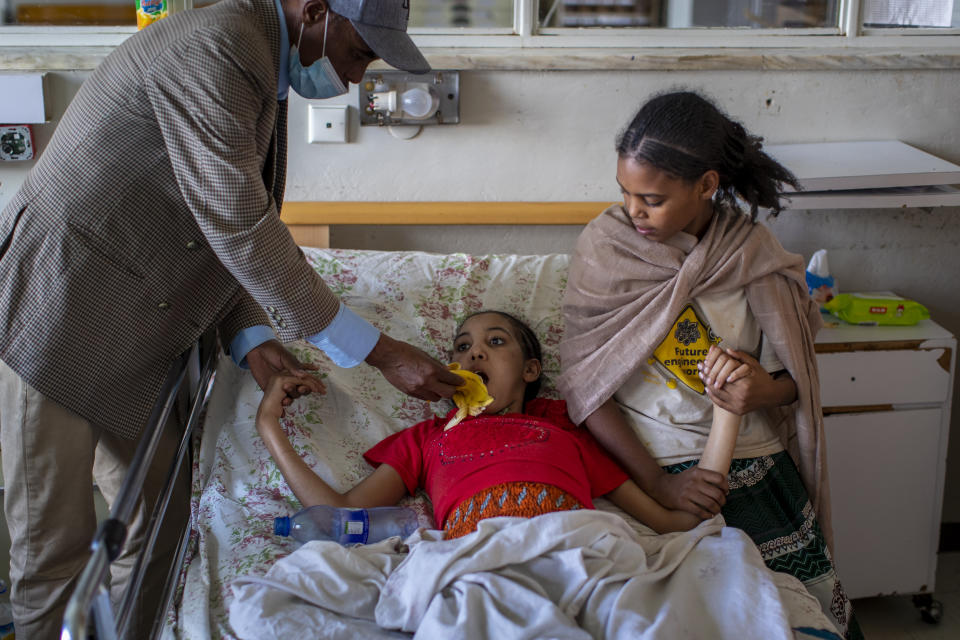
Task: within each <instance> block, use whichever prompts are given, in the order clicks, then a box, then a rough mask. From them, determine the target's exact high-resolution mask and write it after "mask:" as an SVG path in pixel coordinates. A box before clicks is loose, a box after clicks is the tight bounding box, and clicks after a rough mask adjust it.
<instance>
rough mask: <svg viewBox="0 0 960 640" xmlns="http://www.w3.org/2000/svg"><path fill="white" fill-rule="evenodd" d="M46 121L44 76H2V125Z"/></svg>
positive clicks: (0, 82) (32, 74)
mask: <svg viewBox="0 0 960 640" xmlns="http://www.w3.org/2000/svg"><path fill="white" fill-rule="evenodd" d="M46 121H47V110H46V107H45V105H44V101H43V74H42V73H29V74H0V124H36V123H40V122H46Z"/></svg>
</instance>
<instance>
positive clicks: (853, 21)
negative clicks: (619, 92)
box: [0, 0, 960, 68]
mask: <svg viewBox="0 0 960 640" xmlns="http://www.w3.org/2000/svg"><path fill="white" fill-rule="evenodd" d="M864 1H865V0H840V5H839V20H838V23H839V24H838V26H837V27H823V28H809V29H799V28H791V29H750V28H739V27H716V28H651V27H638V28H612V29H576V28H548V29H542V30H540V29H538V28H537V10H538V9H537V0H514V20H513V27H512V28H509V27H505V28H467V29H464V28H419V29H410V34H411V36H413V39H414V41H415V42H416V43H417V45H418V46H420V47H422V48H423V49H425V50H426V53H427V54H428V55H429V54H430V53H431V52H434V51H440V52H444V53H446V52H457V51H460V52H461V54H462V55H469V52H468V51H464V50H480V52H481V54H482V55H484V56H489V55H496V54H498V53H500V54H502V55H503V56H509V55H511V54H513V53H515V52H517V51H518V50H531V49H532V50H544V51H546V50H556V51H555V52H556V53H557V54H558V55H563V53H564V52H563V51H561V50H566V53H567V54H569V55H571V56H576V55H578V54H583V55H584V60H585V63H584V64H585V65H586V66H587V67H589V64H590V63H589V62H588V60H589V59H591V58H602V57H603V55H604V52H605V51H609V50H623V51H627V50H632V51H638V52H639V53H640V54H641V55H647V54H651V55H660V56H665V55H666V54H667V53H668V52H669V51H670V50H678V49H690V50H703V49H708V50H710V51H711V52H712V53H709V54H707V56H708V57H709V56H712V55H725V56H729V55H731V52H737V51H740V52H744V53H743V55H753V56H756V55H757V53H758V52H761V51H763V50H765V49H772V50H783V49H801V50H804V53H806V54H808V55H811V56H812V55H816V53H817V51H821V52H822V51H824V50H825V48H826V49H827V50H830V49H832V48H842V49H844V50H850V49H851V48H852V49H854V50H856V51H862V52H867V51H873V52H874V53H882V54H884V55H887V56H889V55H890V54H891V53H894V52H895V51H896V50H900V49H911V50H912V51H911V54H914V55H915V54H917V50H918V49H919V48H926V49H927V50H928V51H929V52H930V53H931V54H932V55H934V56H938V55H943V54H946V55H947V56H948V57H949V58H950V59H955V58H957V57H960V28H898V27H891V28H869V29H865V28H863V26H862V24H861V20H860V16H861V3H862V2H864ZM135 32H136V29H135V27H134V26H132V25H131V26H129V27H127V26H114V27H110V26H76V27H68V26H20V25H11V26H0V33H2V35H3V38H2V39H3V43H2V44H0V51H2V50H4V49H7V48H19V49H24V48H30V49H32V50H37V49H44V48H49V49H57V50H61V51H62V50H63V48H65V47H67V48H69V47H96V48H100V47H105V48H112V47H115V46H118V45H119V44H121V43H122V42H123V41H124V40H126V39H127V38H128V37H130V36H131V35H132V34H133V33H135ZM718 50H723V51H718ZM33 53H34V54H39V55H43V54H42V51H33ZM527 53H529V51H527ZM450 55H456V53H451V54H450ZM701 55H702V53H701ZM944 64H947V63H944ZM893 66H896V65H893ZM947 66H949V65H947ZM468 67H469V65H468ZM0 68H10V67H9V65H7V64H4V63H3V61H2V60H0ZM502 68H509V63H508V62H506V61H505V62H504V65H503V66H502ZM521 68H527V65H521ZM940 68H942V65H941V67H940Z"/></svg>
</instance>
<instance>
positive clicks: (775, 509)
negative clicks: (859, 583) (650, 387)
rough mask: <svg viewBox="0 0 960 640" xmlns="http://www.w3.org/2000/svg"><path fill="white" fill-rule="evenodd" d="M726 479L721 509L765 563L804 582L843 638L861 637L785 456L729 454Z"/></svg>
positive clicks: (678, 467) (676, 468)
mask: <svg viewBox="0 0 960 640" xmlns="http://www.w3.org/2000/svg"><path fill="white" fill-rule="evenodd" d="M696 463H697V461H696V460H691V461H688V462H681V463H679V464H672V465H669V466H666V467H664V469H665V470H666V471H667V472H668V473H680V472H681V471H684V470H685V469H689V468H690V467H692V466H693V465H695V464H696ZM727 480H728V481H729V483H730V493H729V495H727V503H726V505H724V507H723V510H722V511H721V513H722V514H723V518H724V520H726V522H727V525H728V526H731V527H736V528H738V529H743V530H744V531H745V532H746V533H747V535H749V536H750V537H751V538H752V539H753V541H754V542H755V543H756V545H757V547H758V548H759V549H760V554H761V555H762V556H763V560H764V562H765V563H766V564H767V566H768V567H770V568H771V569H773V570H774V571H783V572H785V573H789V574H791V575H793V576H795V577H796V578H798V579H799V580H800V581H801V582H803V584H804V586H806V587H807V590H808V591H809V592H810V593H811V594H812V595H813V596H814V597H816V598H817V600H819V601H820V606H821V607H822V608H823V612H824V613H825V614H826V615H827V617H828V618H829V619H830V620H832V621H833V622H834V624H836V625H837V628H838V629H839V630H840V632H841V634H843V636H844V637H845V638H849V639H850V640H858V639H860V638H863V633H862V632H861V631H860V625H858V624H857V622H856V619H855V618H854V617H853V608H852V607H851V605H850V599H849V598H847V595H846V594H845V593H844V591H843V587H842V586H841V585H840V581H839V580H838V579H837V573H836V570H835V569H834V568H833V561H832V560H831V558H830V551H829V550H828V549H827V545H826V542H825V541H824V538H823V533H822V532H821V531H820V525H818V524H817V520H816V516H815V514H814V512H813V506H812V505H811V503H810V499H809V497H808V496H807V490H806V488H804V486H803V481H802V480H801V479H800V472H799V471H798V470H797V466H796V465H795V464H794V462H793V460H792V459H791V458H790V456H789V455H788V454H787V453H786V452H785V451H781V452H780V453H775V454H773V455H770V456H761V457H759V458H741V459H737V460H734V461H733V463H732V464H731V465H730V473H729V475H728V476H727Z"/></svg>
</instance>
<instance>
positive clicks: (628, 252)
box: [559, 205, 833, 547]
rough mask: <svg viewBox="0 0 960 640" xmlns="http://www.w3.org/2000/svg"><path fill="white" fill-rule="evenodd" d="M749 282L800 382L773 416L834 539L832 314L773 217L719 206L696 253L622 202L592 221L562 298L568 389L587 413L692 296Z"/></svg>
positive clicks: (759, 315)
mask: <svg viewBox="0 0 960 640" xmlns="http://www.w3.org/2000/svg"><path fill="white" fill-rule="evenodd" d="M739 288H744V289H745V292H746V297H747V303H748V304H749V305H750V309H751V311H752V312H753V314H754V316H755V317H756V319H757V322H758V324H759V325H760V329H761V330H762V331H763V333H764V334H765V335H766V336H767V339H768V340H769V341H770V343H772V344H773V346H774V349H775V350H776V353H777V356H778V357H779V358H780V361H781V362H783V364H784V366H786V368H787V370H788V371H789V372H790V375H791V376H792V377H793V380H794V381H795V382H796V384H797V400H796V402H794V403H793V404H792V405H789V406H786V407H777V408H775V409H771V410H769V415H770V424H771V425H772V426H773V427H774V429H775V430H776V431H777V433H778V434H779V435H780V438H781V440H782V441H783V444H784V448H785V449H786V450H787V452H788V453H789V454H790V456H791V457H792V458H793V460H794V461H795V462H796V464H797V467H798V468H799V470H800V475H801V477H802V478H803V482H804V485H805V486H806V489H807V492H808V494H809V495H810V499H811V501H812V503H813V506H814V508H815V509H816V511H817V518H818V520H819V524H820V527H821V529H822V531H823V533H824V536H825V537H826V540H827V544H828V545H829V546H831V547H832V538H833V536H832V529H831V525H830V494H829V488H828V487H829V485H828V482H827V463H826V444H825V439H824V435H823V414H822V412H821V407H820V388H819V382H818V376H817V364H816V359H815V355H814V350H813V340H814V336H815V334H816V332H817V331H818V330H819V329H820V327H821V326H822V320H821V317H820V312H819V309H818V307H817V305H816V304H814V303H813V301H812V300H811V299H810V296H809V294H808V291H807V286H806V282H805V276H804V266H803V258H802V257H801V256H799V255H796V254H792V253H788V252H787V251H786V250H784V249H783V247H782V246H781V245H780V243H779V242H778V241H777V239H776V238H775V237H774V236H773V234H772V233H771V232H770V231H769V230H768V229H767V228H766V227H765V226H764V225H762V224H756V223H754V222H752V221H751V220H750V218H749V217H747V216H746V215H743V214H742V213H741V212H739V211H736V210H732V209H729V208H721V209H718V211H717V214H716V215H715V216H714V217H713V219H712V220H711V222H710V223H709V225H708V228H707V230H706V232H705V233H704V235H703V238H701V239H700V241H699V242H698V243H697V245H696V246H695V247H694V248H693V250H692V251H690V253H689V254H686V255H685V254H684V252H683V251H681V250H680V249H678V248H675V247H672V246H669V245H667V244H662V243H656V242H652V241H650V240H648V239H646V238H645V237H643V236H642V235H640V234H639V233H637V232H636V230H635V229H634V227H633V224H632V223H631V222H630V220H629V218H628V216H627V215H626V212H625V211H624V210H623V207H621V206H620V205H614V206H612V207H610V208H608V209H607V210H606V211H604V212H603V213H602V214H601V215H600V216H599V217H597V218H595V219H594V220H593V221H592V222H590V224H588V225H587V227H586V228H585V229H584V231H583V233H582V234H580V238H579V239H578V241H577V247H576V251H575V254H574V258H573V261H572V263H571V265H570V274H569V281H568V283H567V289H566V293H565V296H564V301H563V310H564V317H565V321H566V328H565V331H564V333H565V336H564V340H563V342H562V343H561V344H560V358H561V364H562V374H561V376H560V381H559V388H560V391H561V393H562V394H563V397H564V399H566V401H567V407H568V409H569V412H570V417H571V419H572V420H573V421H574V422H575V423H578V424H579V423H581V422H583V421H584V420H585V419H586V418H587V416H589V415H590V414H591V413H593V412H594V411H595V410H596V409H597V408H599V407H600V405H602V404H603V403H604V402H606V401H607V400H608V399H609V398H611V397H612V396H613V394H614V393H615V392H616V391H617V389H619V388H620V386H621V385H623V383H624V382H625V381H626V380H627V378H628V377H629V376H630V374H631V373H632V372H633V371H634V369H636V367H637V366H638V365H640V363H642V362H644V361H646V360H647V358H649V357H650V355H651V354H652V353H653V350H654V349H655V348H656V347H657V345H658V344H660V342H661V341H662V340H663V337H664V336H665V335H666V333H667V332H668V331H669V330H670V327H671V326H672V325H673V322H674V321H675V320H676V318H677V316H678V315H679V314H680V312H681V311H682V310H683V307H684V305H686V304H687V303H689V302H690V301H691V300H693V299H694V298H696V297H697V296H699V295H701V294H704V293H707V292H710V293H717V292H722V291H730V290H736V289H739ZM719 333H721V335H722V332H719Z"/></svg>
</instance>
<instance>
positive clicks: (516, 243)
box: [0, 70, 960, 522]
mask: <svg viewBox="0 0 960 640" xmlns="http://www.w3.org/2000/svg"><path fill="white" fill-rule="evenodd" d="M82 78H83V74H70V73H57V74H53V76H52V78H51V83H50V90H51V104H50V107H51V111H52V112H53V113H55V114H59V113H61V112H62V109H63V107H64V105H65V104H66V101H67V100H68V98H69V96H70V95H72V93H73V92H74V91H75V90H76V87H77V85H78V82H80V81H81V80H82ZM681 86H682V87H693V88H696V89H699V90H702V91H705V92H707V93H708V94H710V95H712V96H714V97H715V98H716V99H717V100H718V102H719V103H720V104H721V105H722V106H723V107H724V108H725V109H727V110H728V111H729V112H730V113H731V114H733V115H735V116H736V117H738V118H740V119H741V120H742V121H743V122H744V124H745V125H746V127H747V128H748V129H749V130H751V131H753V132H754V133H757V134H760V135H762V136H764V137H765V138H766V140H767V141H768V142H770V143H786V142H808V141H824V140H867V139H881V138H896V139H899V140H903V141H905V142H908V143H910V144H913V145H916V146H918V147H919V148H921V149H923V150H925V151H929V152H931V153H934V154H936V155H939V156H941V157H943V158H946V159H947V160H950V161H953V162H955V163H960V119H958V116H957V114H958V111H957V105H960V70H956V71H954V70H950V71H918V70H910V71H862V70H860V71H856V72H843V71H795V72H790V71H704V72H679V71H672V72H667V71H659V72H658V71H553V72H532V71H513V72H508V71H469V72H463V73H462V74H461V87H462V103H461V122H462V123H461V124H459V125H451V126H440V127H432V128H427V129H425V130H424V131H423V133H421V134H420V136H418V137H417V138H414V139H413V140H407V141H404V140H398V139H395V138H393V137H391V136H390V135H389V133H388V132H387V131H386V130H384V129H378V128H372V127H363V128H358V127H356V124H355V122H354V125H353V131H352V140H353V142H351V143H350V144H346V145H309V144H307V143H306V141H305V139H306V111H307V107H306V103H305V101H303V100H300V99H299V98H297V97H293V98H292V100H291V109H290V145H289V146H290V151H289V173H288V185H287V198H288V199H289V200H371V201H377V200H387V201H391V200H399V201H406V200H454V201H460V200H491V201H495V200H507V201H511V200H521V201H543V200H561V201H565V200H588V201H602V200H610V201H615V200H617V199H618V197H619V196H618V189H617V185H616V182H615V181H614V165H615V155H614V152H613V144H614V138H615V136H616V134H617V132H618V131H619V130H620V128H621V127H622V126H624V125H625V124H626V121H627V120H628V119H629V117H630V116H631V115H632V114H633V112H634V110H635V109H636V107H637V106H638V105H639V104H640V103H641V102H642V101H643V100H644V98H645V97H646V96H648V95H650V94H651V93H653V92H657V91H661V90H665V89H670V88H674V87H681ZM354 91H355V89H354ZM337 101H341V102H344V103H349V104H351V105H355V104H356V96H355V93H352V94H351V95H350V96H348V97H346V98H344V99H338V100H337ZM353 115H354V121H355V119H356V118H355V116H356V114H355V113H354V114H353ZM50 129H52V125H45V126H42V127H39V128H38V134H39V143H40V148H41V149H42V148H43V142H44V140H45V138H47V137H48V136H49V132H50ZM105 151H106V152H109V150H105ZM25 169H26V167H14V166H11V165H9V164H7V165H0V203H2V202H4V201H5V200H6V199H8V198H9V197H10V195H11V193H12V190H13V189H14V188H15V187H16V185H17V184H19V182H20V181H21V180H22V177H23V175H24V171H25ZM771 226H772V228H773V229H774V231H775V232H776V234H777V235H778V237H779V238H780V239H781V241H782V242H783V244H784V245H785V246H786V247H787V248H788V249H791V250H794V251H797V252H800V253H802V254H803V255H804V256H805V257H807V258H809V256H810V254H811V253H812V252H813V251H814V250H816V249H819V248H826V249H828V251H829V257H830V264H831V267H832V269H833V271H834V274H835V275H836V276H837V277H838V278H839V281H840V285H841V288H843V289H846V290H857V289H859V290H876V289H892V290H894V291H897V292H899V293H901V294H903V295H907V296H910V297H912V298H915V299H917V300H919V301H920V302H922V303H923V304H925V305H927V306H928V307H929V308H930V310H931V313H932V314H933V317H934V319H935V320H937V321H938V322H939V323H940V324H942V325H944V326H945V327H947V328H948V329H949V330H950V331H952V332H953V333H954V334H957V335H960V286H958V284H957V283H956V278H957V276H958V274H960V208H942V209H931V210H920V209H909V210H871V211H818V212H787V213H784V214H783V215H782V216H781V217H780V218H779V219H777V220H776V221H775V222H773V223H772V225H771ZM577 232H578V230H577V229H576V228H572V227H557V228H550V229H544V228H542V227H538V228H519V229H517V228H504V227H495V228H490V229H485V230H480V229H478V228H476V227H462V228H456V227H453V228H437V227H425V228H424V227H419V228H416V227H402V228H390V229H387V228H360V227H355V228H340V229H335V230H334V231H333V233H332V243H333V244H334V245H335V246H345V247H356V248H385V249H398V248H416V249H424V250H430V251H473V252H491V251H495V252H518V253H543V252H554V251H557V252H566V251H569V250H570V249H571V247H572V245H573V242H574V240H575V238H576V234H577ZM958 397H960V395H958V394H957V393H956V390H955V393H954V398H955V399H957V398H958ZM952 436H953V437H952V438H951V447H950V451H951V453H952V454H953V455H951V456H950V458H951V460H953V461H956V460H958V459H960V407H957V408H955V410H954V418H953V422H952ZM944 520H946V521H953V522H957V521H960V462H953V463H952V464H948V477H947V487H946V498H945V505H944Z"/></svg>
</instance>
